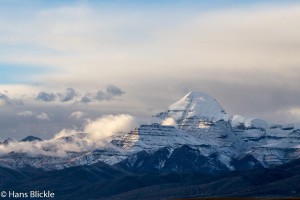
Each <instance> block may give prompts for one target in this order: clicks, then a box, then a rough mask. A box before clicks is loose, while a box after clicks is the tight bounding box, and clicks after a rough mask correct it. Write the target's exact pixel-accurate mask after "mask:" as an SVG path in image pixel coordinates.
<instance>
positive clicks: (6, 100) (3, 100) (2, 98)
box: [0, 93, 23, 106]
mask: <svg viewBox="0 0 300 200" xmlns="http://www.w3.org/2000/svg"><path fill="white" fill-rule="evenodd" d="M22 104H23V101H22V100H20V99H12V98H10V97H9V96H8V95H6V94H3V93H0V106H4V105H22Z"/></svg>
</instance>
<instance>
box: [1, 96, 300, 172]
mask: <svg viewBox="0 0 300 200" xmlns="http://www.w3.org/2000/svg"><path fill="white" fill-rule="evenodd" d="M155 117H156V119H158V120H157V121H158V122H159V123H152V124H143V125H141V126H139V127H137V128H136V129H134V130H132V131H130V132H129V133H123V134H122V135H120V134H117V135H116V136H112V137H111V140H110V141H111V142H109V143H107V144H106V145H104V146H103V147H101V148H97V149H94V150H91V151H85V152H70V153H68V154H67V156H65V157H50V156H29V155H26V154H20V153H15V152H12V153H10V154H7V155H3V156H0V166H4V167H11V168H22V167H24V166H26V165H30V166H33V167H38V168H43V169H46V170H53V169H62V168H67V167H72V166H78V165H89V164H94V163H97V162H99V161H102V162H105V163H107V164H110V165H120V166H123V167H125V168H126V166H127V167H129V168H130V170H133V171H135V170H137V171H139V170H142V171H143V170H146V169H152V170H160V169H161V170H167V169H172V170H175V169H177V168H178V169H180V170H183V169H184V168H185V166H189V164H191V165H193V166H194V165H200V164H201V163H206V165H205V166H194V167H193V170H197V169H201V170H202V169H205V170H208V171H210V172H214V171H222V170H223V171H226V170H235V169H237V170H241V169H245V170H246V169H251V167H252V166H253V168H254V167H260V166H263V167H270V166H273V165H278V164H282V163H286V162H288V161H291V160H293V159H297V158H300V125H299V124H288V125H277V124H271V123H268V122H266V121H264V120H260V119H256V118H249V119H248V118H245V117H242V116H239V115H235V116H230V115H229V114H227V113H226V112H225V110H224V109H223V108H222V106H220V105H219V103H218V102H217V101H216V100H215V99H214V98H213V97H211V96H209V95H207V94H205V93H200V92H191V93H189V94H187V95H186V96H184V97H183V98H182V99H180V100H179V101H177V102H175V103H174V104H172V105H171V106H170V107H169V108H168V110H167V111H165V112H162V113H160V114H158V115H157V116H155ZM85 137H86V134H83V133H81V134H78V135H76V140H74V138H73V137H72V136H70V137H62V138H58V140H59V141H61V140H63V141H65V142H68V143H72V142H78V139H84V138H85ZM9 142H11V141H9ZM9 142H7V143H9ZM182 147H184V148H183V149H182ZM173 152H175V153H173ZM176 152H182V153H181V154H182V155H189V156H190V158H191V159H186V160H187V162H192V160H193V159H192V158H194V157H195V158H197V159H200V158H201V159H202V161H203V162H198V161H200V160H201V159H200V160H198V161H195V162H192V163H187V164H185V163H184V160H185V159H182V158H180V159H179V158H178V159H176V155H177V154H176ZM181 154H180V155H181ZM178 155H179V154H178ZM204 157H207V159H204ZM176 160H180V162H181V163H176ZM204 161H205V162H204ZM143 162H145V163H146V164H145V163H143ZM151 163H152V164H153V166H152V167H151V166H148V165H151ZM209 163H210V164H209ZM209 166H212V168H211V169H209ZM213 168H214V169H213Z"/></svg>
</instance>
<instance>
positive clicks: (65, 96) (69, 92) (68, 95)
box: [58, 88, 78, 102]
mask: <svg viewBox="0 0 300 200" xmlns="http://www.w3.org/2000/svg"><path fill="white" fill-rule="evenodd" d="M58 96H59V99H60V101H61V102H67V101H71V100H73V99H74V98H76V97H77V96H78V93H77V91H76V90H75V89H74V88H67V89H66V91H65V92H64V93H59V94H58Z"/></svg>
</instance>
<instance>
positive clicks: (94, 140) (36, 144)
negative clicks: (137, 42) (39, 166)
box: [0, 114, 137, 156]
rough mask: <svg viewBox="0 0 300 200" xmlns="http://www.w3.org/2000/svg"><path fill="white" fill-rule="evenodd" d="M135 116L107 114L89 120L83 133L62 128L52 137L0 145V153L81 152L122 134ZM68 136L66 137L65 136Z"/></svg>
mask: <svg viewBox="0 0 300 200" xmlns="http://www.w3.org/2000/svg"><path fill="white" fill-rule="evenodd" d="M136 125H137V124H136V121H135V118H134V117H132V116H130V115H124V114H123V115H115V116H114V115H107V116H103V117H101V118H99V119H96V120H95V121H89V122H88V123H87V124H86V126H85V128H84V132H85V133H80V131H78V130H73V129H63V130H62V131H60V132H59V133H57V134H56V135H55V136H54V137H53V138H52V139H50V140H44V141H33V142H12V143H10V144H9V145H7V146H6V145H0V150H1V154H6V153H9V152H11V151H14V152H20V153H27V154H29V155H47V156H65V155H66V154H67V153H68V152H72V151H73V152H82V151H87V150H92V149H96V148H97V147H101V146H103V145H104V143H105V142H107V141H109V137H110V136H113V135H115V134H121V133H122V134H124V133H126V132H128V131H130V130H132V129H133V128H134V127H135V126H136ZM66 137H68V138H66Z"/></svg>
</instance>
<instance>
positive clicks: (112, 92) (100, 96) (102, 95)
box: [96, 85, 125, 101]
mask: <svg viewBox="0 0 300 200" xmlns="http://www.w3.org/2000/svg"><path fill="white" fill-rule="evenodd" d="M123 94H125V92H124V91H122V90H121V89H120V88H118V87H116V86H114V85H109V86H107V88H106V90H105V91H98V92H97V94H96V100H98V101H104V100H106V101H108V100H111V99H113V98H114V97H117V96H122V95H123Z"/></svg>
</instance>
